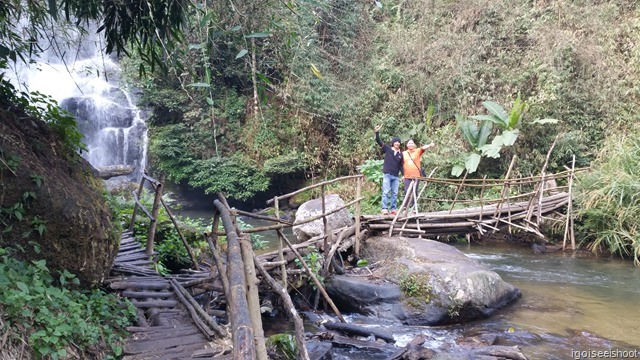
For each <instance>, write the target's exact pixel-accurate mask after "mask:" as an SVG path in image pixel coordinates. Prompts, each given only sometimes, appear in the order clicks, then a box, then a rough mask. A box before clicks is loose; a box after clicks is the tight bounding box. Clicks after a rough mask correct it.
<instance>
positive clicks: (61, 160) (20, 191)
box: [0, 104, 120, 285]
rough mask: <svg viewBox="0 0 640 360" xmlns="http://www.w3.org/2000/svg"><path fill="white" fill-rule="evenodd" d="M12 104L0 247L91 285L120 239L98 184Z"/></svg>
mask: <svg viewBox="0 0 640 360" xmlns="http://www.w3.org/2000/svg"><path fill="white" fill-rule="evenodd" d="M9 106H10V104H9V105H8V106H7V107H5V106H3V108H2V109H0V134H1V135H0V159H1V160H2V161H1V162H0V179H1V181H0V207H1V208H2V210H1V212H0V246H3V247H4V246H12V247H14V248H16V249H22V250H20V251H17V252H16V256H18V257H21V258H23V259H25V260H34V259H45V260H46V263H47V266H48V267H49V269H51V270H53V271H61V270H64V269H66V270H69V271H70V272H72V273H75V274H76V275H77V276H78V278H79V279H80V280H81V282H83V284H84V285H92V284H96V283H98V282H99V281H100V280H102V279H103V278H104V277H105V276H106V275H107V274H108V272H109V269H110V267H111V265H112V263H113V259H114V257H115V255H116V252H117V249H118V243H119V238H120V237H119V232H118V231H117V230H116V229H114V227H113V226H112V213H111V210H110V209H109V207H108V206H107V205H106V202H105V199H104V197H103V192H104V191H105V190H104V185H103V182H102V180H100V179H98V178H97V177H96V176H95V170H94V169H93V168H92V167H91V165H90V164H89V163H88V162H87V161H85V160H84V159H82V157H80V156H79V155H78V154H76V153H75V152H73V151H71V150H70V149H69V147H68V146H65V145H64V144H63V143H62V142H61V141H60V138H59V137H58V136H57V134H56V133H54V132H52V131H51V129H50V128H49V127H48V126H47V125H46V124H44V123H43V122H42V121H38V120H34V119H32V118H30V117H28V116H27V115H26V114H24V113H21V112H20V110H19V109H16V108H13V109H10V107H9ZM7 108H9V109H10V110H9V111H7V110H6V109H7ZM8 209H12V210H8Z"/></svg>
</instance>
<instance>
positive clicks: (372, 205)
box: [358, 160, 384, 214]
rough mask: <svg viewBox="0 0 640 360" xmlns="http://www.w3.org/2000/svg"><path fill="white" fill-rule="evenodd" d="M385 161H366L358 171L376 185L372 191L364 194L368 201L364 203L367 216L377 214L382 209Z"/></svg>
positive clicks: (364, 211)
mask: <svg viewBox="0 0 640 360" xmlns="http://www.w3.org/2000/svg"><path fill="white" fill-rule="evenodd" d="M383 162H384V160H366V161H365V162H364V163H363V164H362V165H360V166H358V171H360V173H362V174H363V175H364V176H365V178H366V179H367V180H368V181H370V182H372V183H373V184H375V186H374V188H373V189H372V190H371V191H366V188H365V192H364V194H363V195H364V196H365V198H366V201H365V202H364V203H363V205H364V206H363V208H362V211H363V213H365V214H371V213H377V212H378V211H379V209H380V204H381V202H382V192H381V188H382V178H383V174H382V164H383Z"/></svg>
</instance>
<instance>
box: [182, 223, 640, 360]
mask: <svg viewBox="0 0 640 360" xmlns="http://www.w3.org/2000/svg"><path fill="white" fill-rule="evenodd" d="M185 215H188V216H195V214H194V213H186V214H185ZM243 220H244V221H245V222H246V223H248V224H250V225H253V226H261V225H266V223H263V222H258V221H256V220H253V219H248V218H243ZM273 233H274V232H268V233H265V234H264V235H263V240H264V241H266V242H267V249H265V250H262V251H266V250H272V249H274V248H275V236H274V235H275V234H273ZM456 247H458V248H459V249H460V250H461V251H463V252H464V253H466V254H467V256H469V257H470V258H472V259H475V260H476V261H478V262H481V263H483V264H485V265H486V266H488V267H489V268H490V269H492V270H494V271H496V272H497V273H498V274H500V276H502V278H503V279H504V280H505V281H507V282H509V283H511V284H513V285H515V286H517V287H518V288H519V289H520V290H521V291H522V298H521V299H520V300H518V301H517V302H516V303H514V304H512V305H511V306H510V307H508V308H506V309H504V310H502V311H500V312H498V313H497V314H495V315H494V316H493V317H491V318H489V319H485V320H481V321H477V322H473V323H468V324H463V325H455V326H447V327H415V326H403V325H401V324H394V323H384V322H381V321H380V320H378V319H371V318H367V317H364V316H360V315H354V314H351V315H349V314H346V318H347V321H349V322H353V323H358V324H361V325H363V326H371V327H378V328H380V329H383V330H385V331H387V332H391V333H393V334H394V337H395V339H396V340H397V343H396V344H397V345H399V346H404V345H405V344H406V343H407V342H409V341H410V340H411V339H413V337H414V336H415V335H416V334H418V333H423V334H425V335H427V336H428V337H429V339H430V340H429V341H428V347H430V348H433V349H435V350H437V351H447V349H451V348H455V347H456V346H457V344H458V343H459V342H461V341H464V339H469V338H472V337H474V336H480V335H482V334H485V335H486V334H491V336H497V338H498V343H499V344H500V345H519V346H520V348H521V349H522V350H523V352H524V353H525V354H526V355H527V356H528V357H529V358H530V359H532V360H534V359H574V358H583V359H584V358H597V357H595V356H581V355H590V354H586V353H584V352H585V351H608V350H614V351H619V352H617V353H615V354H617V355H627V353H624V351H631V355H635V354H637V357H638V358H640V330H638V327H639V324H640V314H639V312H638V308H637V306H639V305H640V269H637V268H634V266H633V264H632V262H630V261H623V260H620V259H616V258H609V257H602V258H594V257H593V256H591V255H588V254H583V255H574V254H571V253H562V252H554V253H547V254H538V255H536V254H534V253H533V251H532V250H531V249H530V248H529V247H526V246H524V245H522V244H520V243H518V244H494V243H492V244H491V245H481V244H472V245H470V246H469V245H459V246H456ZM636 351H637V352H636ZM580 352H582V353H580ZM335 355H336V358H344V359H367V360H373V359H384V358H386V356H387V355H388V354H379V355H376V354H371V353H364V352H362V351H351V350H346V349H340V350H338V353H337V354H335ZM596 355H597V354H596ZM620 357H622V356H618V358H620ZM600 358H603V357H602V356H601V357H600Z"/></svg>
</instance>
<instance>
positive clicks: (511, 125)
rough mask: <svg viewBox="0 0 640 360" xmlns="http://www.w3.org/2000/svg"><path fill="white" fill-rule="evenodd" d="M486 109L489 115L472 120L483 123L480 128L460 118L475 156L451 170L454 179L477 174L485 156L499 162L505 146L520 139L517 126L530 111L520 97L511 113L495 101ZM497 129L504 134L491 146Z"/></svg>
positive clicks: (543, 121)
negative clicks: (526, 111)
mask: <svg viewBox="0 0 640 360" xmlns="http://www.w3.org/2000/svg"><path fill="white" fill-rule="evenodd" d="M482 106H484V108H485V109H487V112H488V114H482V115H473V116H470V118H471V119H473V120H479V121H480V127H479V128H478V126H477V125H476V123H475V122H473V121H470V120H466V119H464V118H462V117H461V116H456V121H457V122H458V126H459V127H460V131H461V132H462V135H463V136H464V138H465V139H466V140H467V142H469V144H470V145H471V148H472V149H473V150H472V152H471V153H468V154H466V155H464V166H463V165H462V164H456V165H454V167H453V168H452V169H451V175H453V176H460V175H461V174H462V172H463V171H464V170H465V169H466V170H467V172H468V173H470V174H471V173H474V172H475V171H476V170H477V169H478V165H479V164H480V159H481V158H482V156H485V157H491V158H499V157H500V150H502V148H503V147H505V146H513V144H515V142H516V139H518V135H519V134H520V130H518V129H517V126H518V124H519V123H520V121H521V120H522V116H523V115H524V113H525V110H526V107H527V104H526V102H524V101H522V100H521V99H520V95H518V97H517V98H516V100H515V102H514V103H513V106H512V107H511V111H510V112H507V111H506V110H505V109H504V108H503V107H502V106H500V104H498V103H496V102H493V101H485V102H483V103H482ZM557 122H558V120H556V119H537V120H534V121H533V122H532V123H538V124H547V123H557ZM493 125H496V126H497V127H498V128H499V129H500V131H501V132H500V134H498V135H496V136H495V137H494V138H493V139H492V140H491V143H487V142H488V140H489V136H490V135H491V132H492V130H493Z"/></svg>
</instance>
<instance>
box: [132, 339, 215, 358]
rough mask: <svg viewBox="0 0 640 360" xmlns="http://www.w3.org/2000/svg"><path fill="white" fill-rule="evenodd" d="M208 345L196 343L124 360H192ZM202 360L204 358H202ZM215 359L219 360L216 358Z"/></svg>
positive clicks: (136, 355) (133, 356)
mask: <svg viewBox="0 0 640 360" xmlns="http://www.w3.org/2000/svg"><path fill="white" fill-rule="evenodd" d="M206 345H207V344H206V343H202V344H200V343H194V344H188V345H180V346H176V347H172V348H169V349H159V350H157V351H148V352H145V353H142V354H134V355H128V356H125V357H124V358H123V360H138V359H140V360H142V359H145V360H147V359H154V358H157V359H162V360H165V359H167V360H168V359H190V358H193V354H194V353H198V351H202V350H206V349H205V346H206ZM200 358H201V359H202V358H203V357H202V356H200ZM215 359H219V358H218V357H216V358H215Z"/></svg>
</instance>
